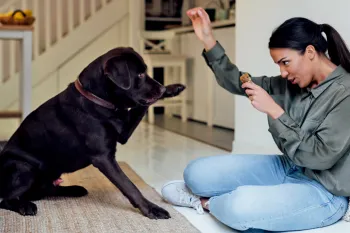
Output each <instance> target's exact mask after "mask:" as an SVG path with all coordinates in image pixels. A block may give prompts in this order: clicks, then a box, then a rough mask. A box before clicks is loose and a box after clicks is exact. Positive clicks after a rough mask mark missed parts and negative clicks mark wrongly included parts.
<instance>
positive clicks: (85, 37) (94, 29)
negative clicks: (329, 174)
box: [0, 0, 144, 118]
mask: <svg viewBox="0 0 350 233" xmlns="http://www.w3.org/2000/svg"><path fill="white" fill-rule="evenodd" d="M4 1H5V2H4ZM1 3H2V6H0V12H1V13H3V12H7V11H9V10H14V9H31V10H32V11H33V16H35V17H36V21H35V23H34V32H33V56H32V57H33V60H32V70H33V72H32V87H33V98H32V109H34V108H36V107H37V106H39V105H40V104H41V103H43V102H44V101H46V100H47V99H48V98H50V97H51V96H53V95H55V94H57V93H58V92H60V91H61V90H63V89H64V88H66V86H67V84H68V83H69V82H72V81H74V80H75V78H76V76H77V75H78V74H79V72H80V71H81V70H82V69H83V68H84V67H85V66H86V65H87V64H88V63H89V62H90V61H91V60H93V59H94V58H96V57H97V56H99V55H101V54H102V53H104V52H106V51H107V50H109V49H111V48H113V47H117V46H131V47H134V48H135V49H136V50H137V49H138V46H139V42H138V40H137V39H136V38H137V36H138V32H139V31H140V29H142V28H143V22H142V19H143V18H142V17H141V15H142V10H141V8H142V6H143V4H144V3H143V0H8V1H6V0H2V2H1V1H0V4H1ZM137 5H139V7H136V6H137ZM19 51H20V50H19V44H18V41H2V40H0V118H9V117H14V118H20V117H21V111H19V110H18V109H19V104H18V102H19V101H18V100H19V96H20V93H19V88H18V87H19V79H20V72H21V71H20V67H21V66H20V62H21V61H20V57H21V56H20V55H21V54H19Z"/></svg>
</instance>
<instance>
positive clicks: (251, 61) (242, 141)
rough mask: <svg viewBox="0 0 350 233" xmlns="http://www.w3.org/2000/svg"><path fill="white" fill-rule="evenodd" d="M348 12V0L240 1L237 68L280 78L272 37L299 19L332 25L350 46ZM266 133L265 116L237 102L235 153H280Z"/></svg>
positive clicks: (237, 28) (238, 3) (349, 2)
mask: <svg viewBox="0 0 350 233" xmlns="http://www.w3.org/2000/svg"><path fill="white" fill-rule="evenodd" d="M316 7H317V10H316ZM349 10H350V1H349V0H333V1H329V0H308V1H305V0H294V1H288V0H264V1H261V0H237V5H236V22H237V24H236V25H237V26H236V64H237V65H238V67H239V68H240V69H241V70H244V71H248V72H250V73H251V74H252V75H278V74H279V69H278V67H277V65H276V64H274V63H273V61H272V59H271V57H270V55H269V50H268V47H267V46H268V41H269V37H270V35H271V33H272V31H273V29H274V28H276V27H277V26H278V25H280V24H281V23H283V21H285V20H286V19H288V18H291V17H296V16H302V17H307V18H309V19H311V20H314V21H316V22H317V23H328V24H330V25H332V26H333V27H335V29H337V30H338V31H339V33H340V34H341V35H342V36H343V38H344V40H345V41H346V42H347V43H348V44H349V43H350V30H349V28H350V27H349V22H350V14H349ZM267 129H268V126H267V119H266V115H265V114H262V113H260V112H258V111H257V110H255V109H254V108H253V107H251V105H250V103H249V101H248V100H247V99H246V98H245V97H240V96H239V97H237V98H235V141H234V143H233V152H234V153H280V152H279V150H278V148H277V147H276V146H275V144H274V142H273V140H272V137H271V136H270V133H269V132H268V130H267Z"/></svg>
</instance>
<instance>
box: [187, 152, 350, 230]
mask: <svg viewBox="0 0 350 233" xmlns="http://www.w3.org/2000/svg"><path fill="white" fill-rule="evenodd" d="M184 180H185V182H186V185H187V186H188V188H189V189H190V190H191V191H192V192H193V193H194V194H196V195H198V196H200V197H208V198H210V199H209V211H210V213H211V214H212V215H213V216H214V217H216V218H217V219H218V220H219V221H221V222H222V223H224V224H226V225H228V226H229V227H231V228H234V229H236V230H240V231H244V230H247V229H262V230H267V231H293V230H305V229H312V228H319V227H324V226H328V225H331V224H333V223H335V222H337V221H338V220H339V219H341V218H342V216H343V215H344V214H345V212H346V210H347V206H348V198H346V197H340V196H335V195H333V194H332V193H330V192H329V191H327V190H326V189H325V188H324V187H323V186H322V185H321V184H320V183H318V182H317V181H315V180H312V179H310V178H308V177H307V176H305V175H304V174H303V168H301V167H298V166H296V165H295V164H294V163H293V162H292V161H291V160H290V159H289V158H288V157H287V156H280V155H223V156H212V157H204V158H199V159H196V160H194V161H192V162H190V163H189V164H188V166H187V167H186V169H185V171H184Z"/></svg>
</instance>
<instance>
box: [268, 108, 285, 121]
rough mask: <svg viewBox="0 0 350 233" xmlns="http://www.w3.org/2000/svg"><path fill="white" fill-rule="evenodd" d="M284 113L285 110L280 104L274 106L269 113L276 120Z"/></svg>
mask: <svg viewBox="0 0 350 233" xmlns="http://www.w3.org/2000/svg"><path fill="white" fill-rule="evenodd" d="M283 113H284V110H283V109H282V108H281V107H280V106H279V105H276V107H275V108H273V109H272V110H271V111H270V112H269V113H268V115H269V116H270V117H271V118H272V119H274V120H276V119H277V118H279V117H280V116H282V115H283Z"/></svg>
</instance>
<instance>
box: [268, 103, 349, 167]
mask: <svg viewBox="0 0 350 233" xmlns="http://www.w3.org/2000/svg"><path fill="white" fill-rule="evenodd" d="M349 119H350V97H346V98H345V99H344V100H342V101H341V102H340V103H339V104H337V105H336V106H335V107H334V108H333V109H332V110H331V111H330V112H329V113H328V115H327V116H326V118H325V119H324V120H323V121H322V122H321V123H317V124H320V125H319V126H318V127H317V125H315V126H316V127H315V128H316V130H315V132H307V131H305V130H303V129H302V128H300V126H299V125H298V124H296V123H295V122H294V120H293V119H292V118H290V117H289V116H288V115H287V114H286V113H284V114H283V115H282V116H280V117H279V118H278V119H275V120H273V121H272V123H271V125H270V128H269V131H270V132H271V134H272V135H273V136H275V137H278V138H279V139H280V142H281V144H282V148H283V153H284V154H285V155H287V156H288V157H289V158H290V159H291V160H292V161H293V162H294V163H295V164H296V165H298V166H302V167H307V168H310V169H314V170H326V169H329V168H331V167H332V166H333V165H334V164H335V163H336V162H337V161H338V160H339V159H340V158H341V157H342V156H343V155H344V154H346V153H349V149H350V128H349V127H348V125H347V124H348V121H349ZM305 123H308V124H315V123H316V122H312V121H309V122H307V120H306V121H305ZM305 123H304V124H305Z"/></svg>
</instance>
